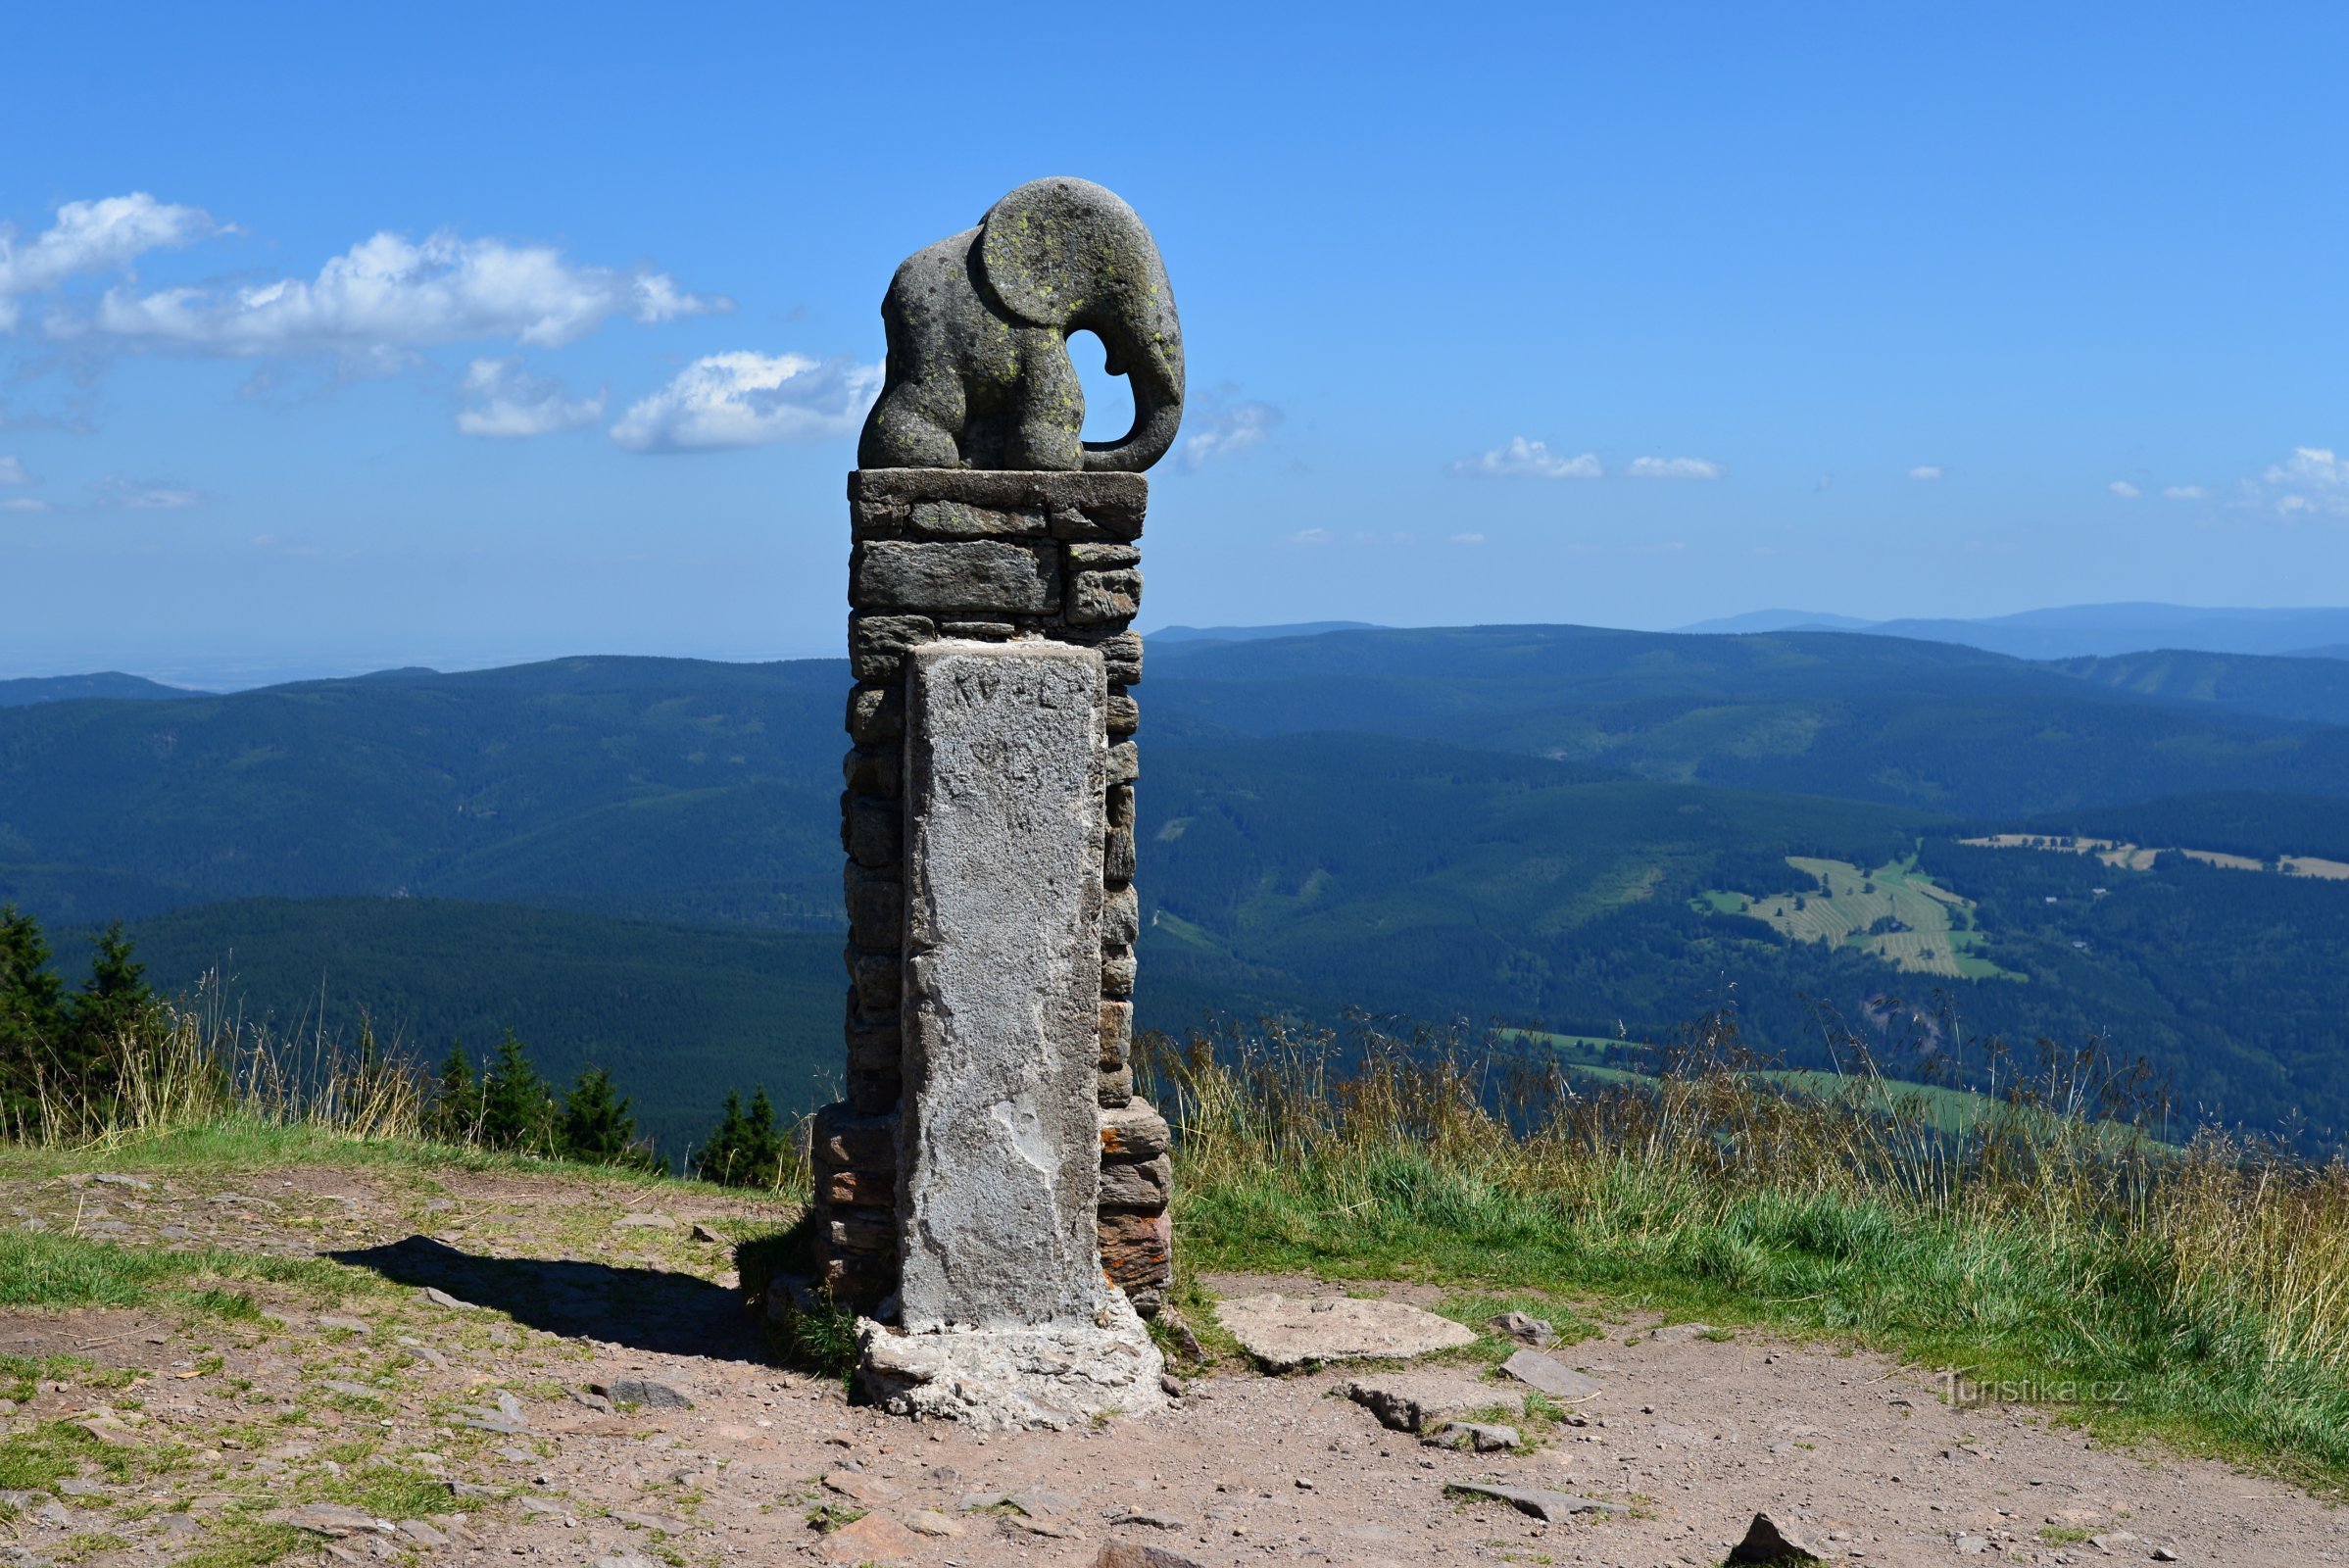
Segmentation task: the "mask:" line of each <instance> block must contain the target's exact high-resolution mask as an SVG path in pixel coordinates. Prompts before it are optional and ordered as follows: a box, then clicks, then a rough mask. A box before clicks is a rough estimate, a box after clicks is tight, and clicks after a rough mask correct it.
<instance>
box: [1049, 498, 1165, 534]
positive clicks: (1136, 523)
mask: <svg viewBox="0 0 2349 1568" xmlns="http://www.w3.org/2000/svg"><path fill="white" fill-rule="evenodd" d="M1142 514H1143V508H1142V505H1141V503H1140V502H1139V501H1137V502H1136V503H1135V504H1134V505H1133V506H1131V507H1126V506H1122V505H1102V504H1100V503H1092V504H1088V505H1086V506H1083V507H1054V508H1053V509H1052V537H1053V538H1055V539H1072V540H1074V539H1139V538H1141V537H1142Z"/></svg>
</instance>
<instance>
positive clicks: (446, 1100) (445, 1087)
mask: <svg viewBox="0 0 2349 1568" xmlns="http://www.w3.org/2000/svg"><path fill="white" fill-rule="evenodd" d="M425 1129H426V1131H427V1132H429V1133H430V1135H431V1136H432V1137H434V1138H436V1139H438V1140H439V1141H440V1142H442V1143H444V1144H469V1143H471V1142H472V1141H473V1140H474V1139H475V1138H476V1137H478V1136H479V1135H480V1131H481V1086H480V1084H478V1083H476V1082H475V1081H474V1079H473V1064H472V1062H471V1061H470V1060H469V1059H467V1057H466V1056H465V1047H464V1045H463V1044H462V1043H458V1042H451V1044H450V1046H449V1059H448V1060H446V1061H444V1062H442V1063H441V1065H440V1072H439V1073H438V1074H437V1075H436V1079H435V1083H434V1086H433V1094H432V1111H431V1114H430V1116H429V1117H428V1118H427V1120H426V1123H425Z"/></svg>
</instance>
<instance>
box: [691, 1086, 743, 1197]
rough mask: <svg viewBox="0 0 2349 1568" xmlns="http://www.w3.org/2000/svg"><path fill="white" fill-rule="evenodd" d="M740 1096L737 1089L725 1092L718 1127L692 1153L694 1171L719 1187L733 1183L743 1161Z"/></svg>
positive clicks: (732, 1184)
mask: <svg viewBox="0 0 2349 1568" xmlns="http://www.w3.org/2000/svg"><path fill="white" fill-rule="evenodd" d="M742 1131H743V1127H742V1096H741V1094H740V1093H739V1092H738V1091H735V1090H732V1089H729V1090H727V1091H726V1112H725V1114H724V1115H722V1116H720V1117H719V1118H718V1122H717V1126H716V1128H715V1129H713V1130H712V1131H711V1132H710V1136H709V1137H708V1138H706V1139H704V1140H703V1141H702V1147H701V1148H700V1149H698V1150H696V1151H695V1152H694V1156H693V1173H694V1174H695V1175H696V1176H699V1177H700V1178H701V1179H702V1180H704V1181H706V1182H715V1183H717V1184H718V1185H719V1186H720V1187H732V1186H734V1185H735V1173H736V1171H737V1170H738V1169H739V1168H740V1166H741V1163H742Z"/></svg>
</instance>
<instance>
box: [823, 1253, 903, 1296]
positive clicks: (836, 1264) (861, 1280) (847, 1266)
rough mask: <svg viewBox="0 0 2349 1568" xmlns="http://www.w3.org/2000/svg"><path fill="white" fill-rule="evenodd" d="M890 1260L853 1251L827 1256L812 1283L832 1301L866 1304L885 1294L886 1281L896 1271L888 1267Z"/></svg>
mask: <svg viewBox="0 0 2349 1568" xmlns="http://www.w3.org/2000/svg"><path fill="white" fill-rule="evenodd" d="M894 1261H895V1259H894V1258H889V1257H883V1256H874V1255H870V1254H864V1253H854V1252H852V1253H848V1254H845V1255H843V1256H839V1257H828V1258H826V1259H824V1262H823V1266H822V1267H821V1268H820V1269H818V1270H817V1271H816V1284H817V1286H818V1287H819V1288H821V1289H822V1291H823V1293H824V1294H825V1295H826V1296H829V1297H830V1298H831V1299H833V1300H835V1301H840V1302H843V1303H850V1304H854V1305H857V1306H869V1305H871V1304H872V1303H873V1302H875V1301H877V1300H879V1299H881V1298H882V1297H884V1296H887V1295H888V1294H889V1281H890V1279H891V1277H892V1276H893V1275H894V1274H895V1272H896V1270H895V1269H893V1268H892V1267H890V1264H891V1263H892V1262H894Z"/></svg>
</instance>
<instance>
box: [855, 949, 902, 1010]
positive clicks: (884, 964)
mask: <svg viewBox="0 0 2349 1568" xmlns="http://www.w3.org/2000/svg"><path fill="white" fill-rule="evenodd" d="M841 961H842V962H843V963H845V964H846V965H848V971H849V984H850V987H851V988H852V991H853V993H854V994H855V996H856V1004H857V1005H858V1006H860V1007H862V1008H863V1009H864V1010H865V1011H866V1012H868V1013H873V1014H882V1013H888V1014H893V1015H894V1014H895V1013H896V1012H897V1010H898V992H899V991H900V989H901V985H900V981H901V978H902V973H903V971H902V969H901V968H900V965H899V963H898V956H897V954H895V953H894V952H882V953H875V952H873V951H872V950H870V949H869V948H860V947H858V946H856V944H855V943H854V942H852V943H850V944H849V945H848V947H847V948H846V949H845V950H844V951H843V952H842V954H841Z"/></svg>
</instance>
